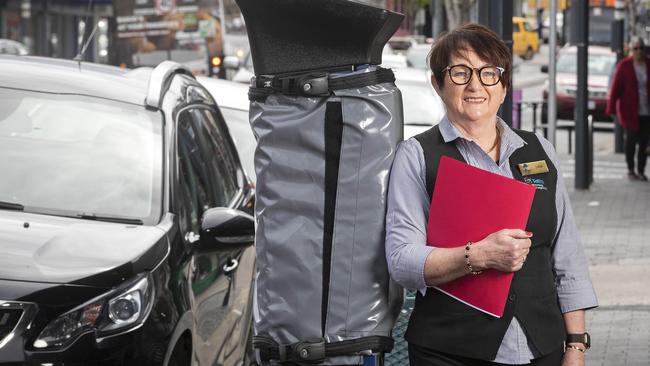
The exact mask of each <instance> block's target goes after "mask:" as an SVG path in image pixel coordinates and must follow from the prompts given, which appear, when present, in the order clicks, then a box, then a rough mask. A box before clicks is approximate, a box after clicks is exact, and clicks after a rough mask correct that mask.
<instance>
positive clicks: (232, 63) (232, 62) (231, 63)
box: [223, 56, 240, 70]
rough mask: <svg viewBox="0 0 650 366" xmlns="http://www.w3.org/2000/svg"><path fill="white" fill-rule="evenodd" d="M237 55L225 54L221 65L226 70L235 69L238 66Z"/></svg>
mask: <svg viewBox="0 0 650 366" xmlns="http://www.w3.org/2000/svg"><path fill="white" fill-rule="evenodd" d="M239 66H240V65H239V57H237V56H226V57H224V59H223V67H225V68H226V69H227V70H237V69H238V68H239Z"/></svg>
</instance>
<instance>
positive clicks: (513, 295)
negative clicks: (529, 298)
mask: <svg viewBox="0 0 650 366" xmlns="http://www.w3.org/2000/svg"><path fill="white" fill-rule="evenodd" d="M516 298H517V295H515V294H510V296H508V300H510V301H515V299H516Z"/></svg>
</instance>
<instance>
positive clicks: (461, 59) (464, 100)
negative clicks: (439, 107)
mask: <svg viewBox="0 0 650 366" xmlns="http://www.w3.org/2000/svg"><path fill="white" fill-rule="evenodd" d="M460 64H462V65H467V66H469V67H471V68H472V69H480V68H481V67H483V66H486V65H490V64H489V63H488V62H485V61H483V60H481V59H480V58H479V57H478V55H477V54H476V53H475V52H474V51H473V50H469V51H466V52H462V53H461V54H460V55H454V56H452V58H451V61H450V63H449V65H448V66H453V65H460ZM492 66H502V65H492ZM431 83H432V84H433V86H434V88H435V89H436V91H437V92H438V95H440V98H442V101H443V102H444V103H445V106H446V107H447V116H448V117H449V119H450V120H451V121H453V122H456V123H481V122H493V121H494V120H495V117H496V115H497V111H498V110H499V106H500V105H501V103H503V100H504V99H505V97H506V88H505V87H504V86H503V84H502V83H501V82H499V83H497V84H496V85H493V86H485V85H483V84H481V82H480V80H479V77H478V75H477V71H476V70H474V71H473V74H472V78H471V79H470V81H469V83H467V84H465V85H457V84H454V83H453V82H452V81H451V79H450V78H449V72H448V71H445V73H444V83H443V84H444V85H441V86H439V85H437V82H436V79H435V77H434V76H433V75H432V77H431Z"/></svg>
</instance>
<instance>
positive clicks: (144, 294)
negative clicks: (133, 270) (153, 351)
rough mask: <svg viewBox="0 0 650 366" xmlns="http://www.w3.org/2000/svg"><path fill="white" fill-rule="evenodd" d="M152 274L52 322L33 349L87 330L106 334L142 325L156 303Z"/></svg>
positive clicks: (60, 343) (60, 342) (61, 342)
mask: <svg viewBox="0 0 650 366" xmlns="http://www.w3.org/2000/svg"><path fill="white" fill-rule="evenodd" d="M153 299H154V286H153V278H152V276H151V275H150V274H149V275H145V276H141V277H138V278H137V279H136V280H135V281H133V282H130V283H129V285H127V286H125V287H122V288H119V289H117V290H114V291H111V292H109V293H107V294H104V295H102V296H100V297H98V298H95V299H93V300H91V301H89V302H87V303H85V304H83V305H81V306H78V307H76V308H74V309H72V310H70V311H68V312H67V313H65V314H62V315H61V316H59V317H58V318H56V319H54V320H53V321H51V322H50V323H49V324H48V325H47V326H46V327H45V329H43V331H42V332H41V334H40V335H39V336H38V338H37V339H36V341H34V348H39V349H44V348H58V347H63V346H65V345H67V344H69V343H70V342H72V341H74V340H76V339H77V338H78V337H79V336H81V335H82V334H84V333H88V332H93V331H95V332H97V335H98V336H105V335H110V334H114V333H118V332H120V331H123V330H126V329H128V328H131V327H133V326H135V325H138V324H142V322H144V320H145V319H146V318H147V316H149V312H150V311H151V307H152V306H153Z"/></svg>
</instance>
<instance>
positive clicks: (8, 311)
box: [0, 305, 23, 345]
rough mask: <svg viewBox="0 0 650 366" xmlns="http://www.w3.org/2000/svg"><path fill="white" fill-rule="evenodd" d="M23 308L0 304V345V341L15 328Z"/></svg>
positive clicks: (0, 342)
mask: <svg viewBox="0 0 650 366" xmlns="http://www.w3.org/2000/svg"><path fill="white" fill-rule="evenodd" d="M22 315H23V309H20V308H11V307H5V306H3V305H0V345H1V344H2V341H3V340H4V339H5V338H6V337H7V336H8V335H9V334H10V333H11V332H13V330H14V329H15V328H16V325H17V324H18V321H19V320H20V317H21V316H22Z"/></svg>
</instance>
